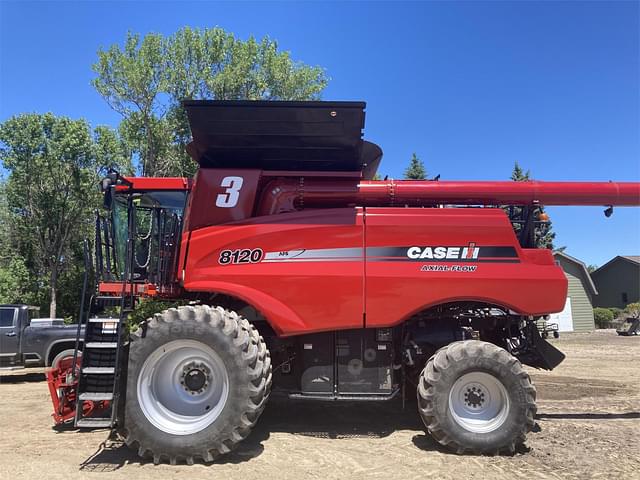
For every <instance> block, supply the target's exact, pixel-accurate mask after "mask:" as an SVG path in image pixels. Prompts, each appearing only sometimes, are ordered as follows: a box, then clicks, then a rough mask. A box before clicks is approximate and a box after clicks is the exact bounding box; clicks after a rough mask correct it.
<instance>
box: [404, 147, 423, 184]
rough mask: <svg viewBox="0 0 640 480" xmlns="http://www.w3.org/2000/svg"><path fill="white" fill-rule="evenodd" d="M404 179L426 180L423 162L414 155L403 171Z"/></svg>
mask: <svg viewBox="0 0 640 480" xmlns="http://www.w3.org/2000/svg"><path fill="white" fill-rule="evenodd" d="M404 178H406V179H408V180H425V179H426V178H427V170H426V169H425V168H424V162H423V161H422V160H420V159H419V158H418V156H417V155H416V154H415V152H414V154H413V155H412V156H411V161H410V162H409V166H408V167H407V169H406V170H405V171H404Z"/></svg>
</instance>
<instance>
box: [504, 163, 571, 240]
mask: <svg viewBox="0 0 640 480" xmlns="http://www.w3.org/2000/svg"><path fill="white" fill-rule="evenodd" d="M511 180H513V181H514V182H527V181H529V180H531V172H530V171H529V170H527V171H526V172H525V171H524V170H523V169H522V167H520V165H519V164H518V162H515V164H514V166H513V171H512V172H511ZM512 211H513V215H514V216H519V215H521V214H522V208H521V207H513V208H512ZM543 213H544V207H542V206H540V207H536V208H535V211H534V212H533V215H534V217H535V218H538V217H539V216H540V215H541V214H543ZM514 228H515V229H516V233H518V232H519V231H520V228H521V227H520V225H518V224H515V227H514ZM535 236H536V245H537V246H538V247H540V248H550V249H554V244H553V241H554V239H555V238H556V234H555V232H554V231H553V227H552V225H551V221H550V220H549V221H548V223H547V224H543V225H538V226H537V227H536V232H535ZM565 248H566V247H560V248H558V249H557V251H563V250H564V249H565Z"/></svg>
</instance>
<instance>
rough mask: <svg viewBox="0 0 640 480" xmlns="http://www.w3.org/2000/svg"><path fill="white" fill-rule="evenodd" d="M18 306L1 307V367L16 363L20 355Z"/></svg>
mask: <svg viewBox="0 0 640 480" xmlns="http://www.w3.org/2000/svg"><path fill="white" fill-rule="evenodd" d="M18 330H19V329H18V308H16V307H0V367H9V366H12V365H15V364H16V362H17V361H18V360H19V357H20V348H19V347H20V342H19V340H20V332H19V331H18Z"/></svg>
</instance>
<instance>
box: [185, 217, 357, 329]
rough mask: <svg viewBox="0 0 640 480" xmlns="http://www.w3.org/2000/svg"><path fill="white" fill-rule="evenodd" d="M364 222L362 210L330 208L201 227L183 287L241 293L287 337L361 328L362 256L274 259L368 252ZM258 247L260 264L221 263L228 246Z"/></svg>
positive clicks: (192, 242) (191, 243)
mask: <svg viewBox="0 0 640 480" xmlns="http://www.w3.org/2000/svg"><path fill="white" fill-rule="evenodd" d="M362 218H363V217H362V211H361V209H354V208H345V209H327V210H315V211H305V212H299V213H289V214H283V215H272V216H269V217H257V218H252V219H249V220H245V221H242V222H237V223H233V224H227V225H219V226H211V227H207V228H203V229H200V230H196V231H194V232H192V234H191V239H190V241H189V254H188V258H187V262H186V270H185V277H184V282H183V285H184V288H185V290H188V291H199V292H221V293H226V294H230V295H234V296H237V297H239V298H241V299H242V300H245V301H246V302H248V303H249V304H251V305H253V306H254V307H255V308H257V309H258V310H260V311H261V312H262V313H263V314H264V316H265V317H266V318H267V319H268V321H269V322H270V323H271V325H272V327H273V328H274V329H275V330H276V331H277V332H278V333H279V334H282V335H294V334H300V333H309V332H318V331H326V330H338V329H343V328H359V327H362V325H363V315H362V314H363V307H364V304H363V301H364V299H363V295H364V275H363V272H364V270H363V268H364V265H363V261H362V257H361V256H360V257H356V258H347V259H345V258H344V257H340V258H331V257H323V258H318V257H316V258H315V259H314V258H307V259H306V260H305V259H297V260H296V259H286V260H283V261H279V260H277V258H275V259H273V260H272V259H270V257H273V256H274V255H268V254H269V253H275V254H276V255H275V257H278V256H279V255H280V254H281V253H284V252H293V251H298V250H302V249H304V250H311V249H325V248H334V249H342V248H345V249H346V248H354V247H355V248H357V249H359V250H360V251H361V250H362V246H363V235H364V226H363V223H362ZM258 248H260V249H262V250H263V252H264V254H265V255H264V258H263V259H262V261H260V262H258V263H249V264H230V265H221V264H220V263H219V258H220V254H221V252H222V251H223V250H225V249H231V250H236V249H258ZM292 255H293V254H292ZM283 257H284V256H283Z"/></svg>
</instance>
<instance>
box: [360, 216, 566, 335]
mask: <svg viewBox="0 0 640 480" xmlns="http://www.w3.org/2000/svg"><path fill="white" fill-rule="evenodd" d="M365 223H366V234H365V235H366V247H367V248H366V263H365V265H366V267H365V268H366V312H367V315H366V323H367V327H383V326H392V325H395V324H398V323H400V322H401V321H403V320H404V319H406V318H407V317H409V316H410V315H412V314H414V313H416V312H418V311H420V310H422V309H424V308H426V307H429V306H432V305H437V304H440V303H445V302H452V301H467V300H471V301H482V302H489V303H494V304H498V305H500V306H504V307H507V308H510V309H512V310H514V311H516V312H519V313H521V314H530V315H533V314H546V313H551V312H557V311H560V310H562V308H563V307H564V303H565V298H566V295H567V280H566V278H565V276H564V274H563V273H562V270H561V269H560V268H559V267H557V266H556V265H555V262H554V260H553V257H552V255H551V252H550V251H546V250H534V251H531V250H523V249H521V248H520V246H519V244H518V241H517V239H516V237H515V234H514V233H513V229H512V227H511V224H510V222H509V220H508V218H507V216H506V215H505V213H504V212H503V211H502V210H500V209H491V208H425V209H418V208H367V209H366V222H365Z"/></svg>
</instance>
